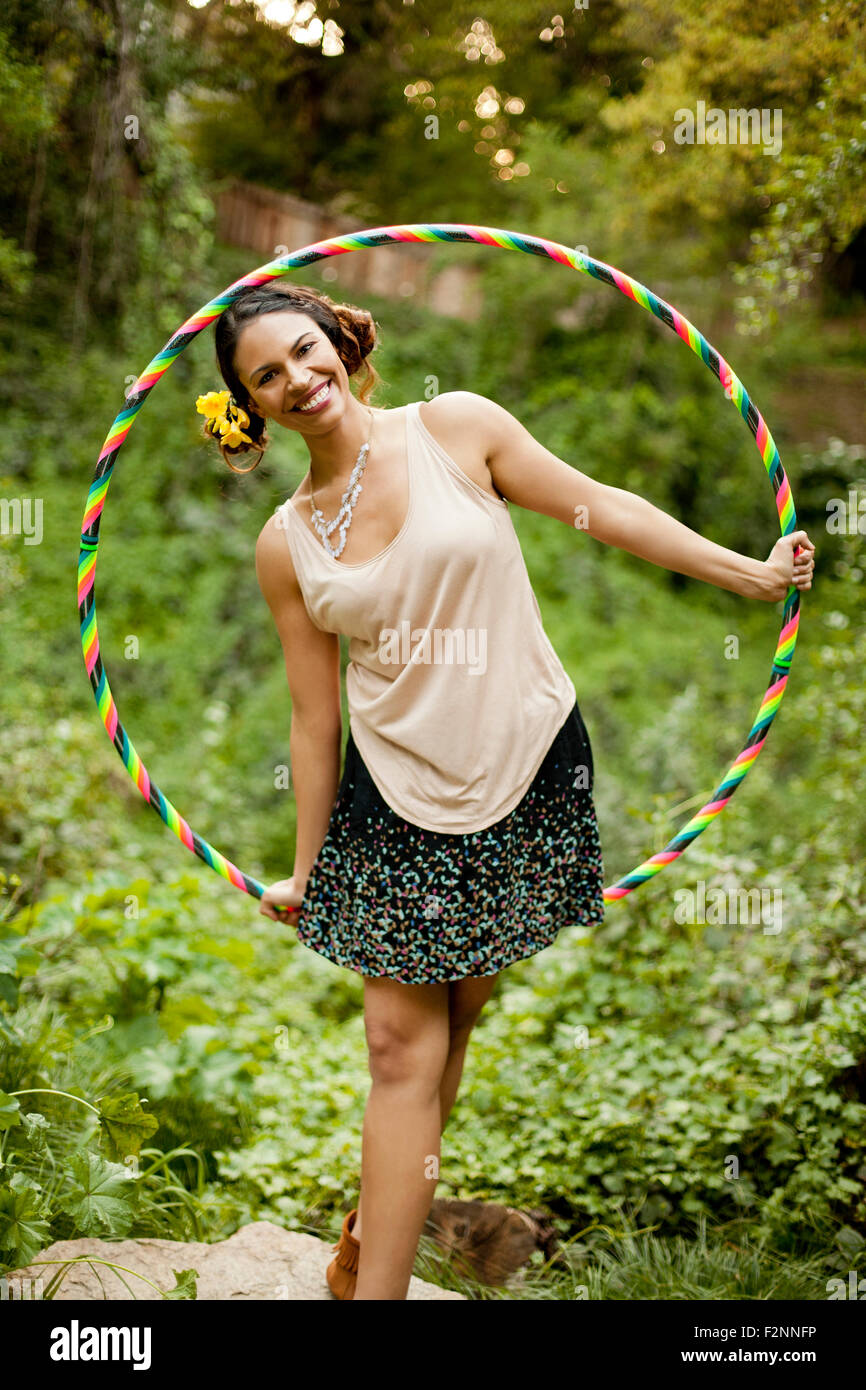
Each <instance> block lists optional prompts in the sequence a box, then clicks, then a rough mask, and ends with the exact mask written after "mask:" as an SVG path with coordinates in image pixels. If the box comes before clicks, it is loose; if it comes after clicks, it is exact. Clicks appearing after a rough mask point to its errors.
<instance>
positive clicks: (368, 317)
mask: <svg viewBox="0 0 866 1390" xmlns="http://www.w3.org/2000/svg"><path fill="white" fill-rule="evenodd" d="M287 310H291V311H295V312H298V313H303V314H307V315H308V316H309V317H310V318H311V319H314V320H315V322H316V323H317V324H318V325H319V327H320V328H321V329H322V331H323V333H324V334H325V335H326V337H328V338H329V339H330V341H331V343H332V344H333V346H334V349H335V350H336V353H337V356H338V357H339V359H340V361H341V362H342V364H343V366H344V367H345V368H346V371H347V373H348V375H349V376H350V377H351V376H354V375H355V373H357V372H359V371H360V370H361V368H362V367H363V369H364V376H363V378H362V380H361V384H360V387H359V391H358V395H359V397H360V399H361V400H362V401H363V402H364V403H365V404H366V402H367V401H368V399H369V397H370V394H371V392H372V391H373V390H375V388H376V386H378V385H379V383H380V381H381V377H380V376H379V373H378V372H377V371H376V368H375V367H374V366H373V364H372V362H370V361H369V360H368V359H369V355H370V353H371V352H372V351H373V349H374V348H375V347H376V345H377V336H376V324H375V323H374V321H373V316H372V314H371V313H369V311H368V310H367V309H359V308H357V307H356V306H355V305H354V304H335V303H334V301H333V300H332V299H331V298H330V297H329V296H328V295H327V294H324V293H323V292H321V291H319V290H314V289H311V288H309V287H308V286H306V285H278V284H269V285H251V286H249V287H248V288H247V289H245V290H242V291H241V293H240V294H239V295H238V297H237V299H235V300H234V301H233V302H232V303H231V304H230V305H229V306H228V308H227V309H225V310H224V311H223V313H222V314H221V315H220V317H219V319H218V320H217V324H216V333H215V341H216V355H217V364H218V366H219V369H220V374H221V376H222V379H223V381H224V382H225V384H226V386H227V387H228V388H229V391H230V392H231V394H232V396H233V397H234V399H235V402H236V403H237V405H238V406H240V408H241V409H242V410H245V411H246V413H247V415H248V416H249V417H250V423H249V425H246V426H244V434H248V435H249V437H250V439H251V440H252V441H253V442H252V444H243V443H242V444H240V445H238V447H237V448H231V447H230V446H229V445H227V444H224V443H223V441H222V439H220V438H219V436H218V435H213V436H212V435H211V431H210V429H209V428H208V426H207V425H205V428H204V433H205V434H206V435H207V437H208V438H211V437H213V438H215V439H217V442H218V443H219V448H220V453H221V454H222V456H223V458H224V460H225V462H226V463H227V464H228V466H229V468H231V470H232V472H234V473H251V472H252V470H253V469H254V468H257V467H258V465H259V463H260V461H261V458H262V455H263V454H264V452H265V449H266V448H267V446H268V443H269V438H268V432H267V429H266V423H267V422H266V420H265V418H264V416H263V415H258V414H256V411H255V408H254V407H253V406H252V404H251V402H250V398H249V394H248V392H247V390H246V387H245V386H243V385H242V383H241V381H240V379H239V377H238V375H237V372H236V371H235V366H234V356H235V348H236V347H237V342H238V338H239V337H240V334H241V330H242V329H244V328H245V327H246V325H247V324H248V323H250V322H251V321H252V320H253V319H255V318H258V316H259V315H260V314H273V313H280V312H283V313H285V312H286V311H287ZM250 449H257V450H258V453H259V456H258V458H257V459H256V461H255V463H254V464H252V465H251V466H250V467H249V468H235V466H234V464H233V463H232V458H233V457H234V456H235V455H236V454H245V453H247V452H248V451H249V450H250Z"/></svg>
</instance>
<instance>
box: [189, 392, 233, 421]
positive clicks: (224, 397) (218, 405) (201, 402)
mask: <svg viewBox="0 0 866 1390" xmlns="http://www.w3.org/2000/svg"><path fill="white" fill-rule="evenodd" d="M230 398H231V392H230V391H208V393H207V395H206V396H199V398H198V400H197V401H196V403H195V408H196V410H197V411H198V413H199V415H206V416H207V417H208V419H209V420H215V419H216V418H217V417H218V416H220V415H225V413H226V409H227V407H228V403H229V400H230Z"/></svg>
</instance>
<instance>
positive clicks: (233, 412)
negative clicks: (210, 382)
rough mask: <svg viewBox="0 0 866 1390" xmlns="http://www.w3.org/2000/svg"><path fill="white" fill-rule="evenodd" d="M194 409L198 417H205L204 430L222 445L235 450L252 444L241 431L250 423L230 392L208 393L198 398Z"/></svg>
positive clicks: (247, 416)
mask: <svg viewBox="0 0 866 1390" xmlns="http://www.w3.org/2000/svg"><path fill="white" fill-rule="evenodd" d="M195 408H196V410H197V411H198V412H199V414H200V415H205V416H207V422H206V424H205V429H206V430H207V431H208V433H209V434H211V435H216V434H218V435H219V436H220V439H221V441H222V443H223V444H227V445H228V447H229V448H230V449H237V448H238V447H239V446H240V445H241V444H252V442H253V441H252V440H251V439H250V437H249V435H248V434H244V433H243V431H244V429H245V428H246V426H247V425H248V424H249V423H250V417H249V415H247V412H246V411H245V410H241V408H240V406H239V405H238V404H237V402H236V401H235V398H234V396H233V395H232V394H231V392H230V391H208V393H207V395H206V396H199V397H198V399H197V400H196V403H195Z"/></svg>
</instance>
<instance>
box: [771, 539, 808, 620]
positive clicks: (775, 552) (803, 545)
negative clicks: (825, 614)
mask: <svg viewBox="0 0 866 1390" xmlns="http://www.w3.org/2000/svg"><path fill="white" fill-rule="evenodd" d="M795 551H798V553H797V554H795V553H794V552H795ZM814 556H815V547H814V545H813V544H812V542H811V541H810V540H809V537H808V536H807V534H806V532H805V531H792V532H791V534H790V535H789V536H780V538H779V539H778V540H777V541H776V544H775V545H774V546H773V549H772V550H771V551H770V554H769V556H768V558H767V559H766V560H765V561H764V567H765V569H766V570H767V580H768V588H767V589H766V590H765V592H764V594H763V597H764V598H765V599H766V600H767V602H768V603H777V602H778V601H779V599H783V598H784V597H785V595H786V594H787V592H788V590H789V589H790V588H791V585H792V584H793V585H794V586H795V587H796V588H798V589H800V590H801V591H802V590H803V589H811V587H812V575H813V573H814V571H815V559H814Z"/></svg>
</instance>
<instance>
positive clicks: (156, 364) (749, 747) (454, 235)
mask: <svg viewBox="0 0 866 1390" xmlns="http://www.w3.org/2000/svg"><path fill="white" fill-rule="evenodd" d="M439 241H443V242H458V241H466V242H476V243H478V244H479V245H481V246H495V247H500V248H501V249H502V250H505V251H523V252H526V253H527V254H528V255H531V256H547V257H548V258H549V259H550V260H552V261H556V262H558V264H560V265H564V266H568V267H569V269H571V270H579V271H581V272H582V273H583V274H584V275H591V276H593V277H594V278H595V279H596V280H603V281H604V282H605V283H606V284H608V285H612V286H613V287H614V288H615V289H618V290H620V291H621V292H622V293H623V294H624V295H627V296H628V298H629V299H633V300H634V301H635V303H636V304H640V305H641V306H642V307H643V308H644V309H648V310H649V312H650V313H651V314H655V316H656V318H658V319H661V321H662V322H663V323H665V324H667V326H668V328H671V329H673V331H674V332H675V333H676V334H677V335H678V336H679V337H680V338H682V340H683V342H684V343H685V344H686V345H687V346H688V347H689V348H691V350H692V352H693V353H695V354H696V356H698V357H700V358H701V360H702V361H703V362H704V363H705V364H706V366H707V367H709V369H710V371H711V372H712V373H713V374H714V376H716V377H718V380H719V383H720V385H721V386H722V387H723V389H724V392H725V395H726V396H727V398H728V399H729V400H731V401H733V403H734V405H735V406H736V407H737V410H738V411H739V412H740V414H741V415H742V417H743V419H744V420H745V422H746V424H747V425H748V427H749V429H750V430H751V431H752V434H753V435H754V436H755V443H756V445H757V448H758V453H759V454H760V455H761V459H762V461H763V464H764V467H765V469H766V470H767V473H768V475H769V478H770V482H771V483H772V485H773V492H774V495H775V499H776V510H777V512H778V515H779V524H780V527H781V533H782V535H783V536H786V535H788V534H789V533H790V532H791V531H793V530H794V529H795V527H796V525H797V514H796V512H795V510H794V502H793V499H792V497H791V487H790V484H789V482H788V479H787V477H786V475H785V472H784V470H783V468H782V463H781V459H780V458H779V451H778V449H777V448H776V445H775V443H774V441H773V437H772V435H771V434H770V431H769V430H768V429H767V426H766V424H765V423H764V419H763V416H762V415H761V413H760V411H759V410H758V409H757V407H756V406H755V405H754V403H753V402H752V401H751V400H750V399H749V396H748V395H747V393H746V390H745V388H744V387H743V384H742V382H741V381H740V380H739V379H738V378H737V377H736V376H735V374H734V372H733V371H732V369H731V368H730V367H729V366H728V364H727V362H726V361H725V359H724V358H723V357H722V356H721V354H720V353H718V352H716V350H715V348H713V347H712V346H711V345H710V344H709V343H708V342H707V340H706V338H704V337H703V335H702V334H701V333H699V332H698V330H697V329H696V328H695V327H694V326H693V325H692V324H690V323H689V321H688V319H686V318H683V316H682V314H680V313H678V312H677V310H676V309H674V308H673V306H672V305H670V304H666V303H665V301H664V300H663V299H659V298H658V297H657V296H656V295H654V294H653V293H652V291H651V290H648V289H647V288H646V286H645V285H642V284H640V282H639V281H637V280H632V279H631V277H630V276H628V275H625V274H624V273H623V272H622V271H621V270H615V269H614V267H613V266H610V265H605V263H604V262H603V261H596V260H593V258H592V257H591V256H587V255H584V254H582V253H581V252H579V251H575V250H573V249H572V248H571V247H569V246H561V245H560V244H559V243H558V242H555V241H547V240H545V239H544V238H543V237H533V236H525V235H523V234H522V233H519V232H509V231H502V230H501V229H500V228H497V227H475V226H469V225H464V224H463V223H460V222H443V223H431V222H412V223H408V224H406V225H404V226H396V227H372V228H370V229H368V230H367V231H363V232H353V233H352V234H351V235H349V236H339V237H331V238H330V239H329V240H327V241H318V242H314V243H313V244H312V245H310V246H303V247H301V249H300V250H299V251H295V252H293V253H292V254H291V255H288V256H281V257H279V259H277V260H274V261H269V262H268V264H267V265H264V266H261V267H259V269H258V270H254V271H252V272H251V273H250V274H249V275H245V276H244V278H243V279H242V280H236V281H235V283H234V284H233V285H230V286H229V288H228V289H227V290H225V291H224V292H223V293H222V294H220V295H218V296H217V298H216V299H212V300H211V301H210V302H209V303H208V304H205V305H204V307H203V308H202V309H199V310H198V312H197V313H195V314H193V316H192V318H190V319H187V321H186V323H184V324H183V325H182V326H181V327H180V328H179V329H178V330H177V332H176V333H175V334H174V336H173V337H172V338H170V339H169V341H168V342H167V343H166V345H165V347H164V348H163V349H162V351H161V352H160V353H158V354H157V356H156V357H155V358H154V359H153V361H152V362H151V363H150V364H149V365H148V366H147V367H146V368H145V370H144V371H143V372H142V374H141V376H140V377H139V378H138V380H137V381H136V383H135V386H134V388H133V390H132V391H131V392H130V393H129V395H128V396H127V397H126V400H125V402H124V406H123V409H122V410H121V412H120V414H119V415H118V416H117V418H116V420H115V421H114V423H113V425H112V426H111V429H110V430H109V431H108V435H107V437H106V440H105V443H104V444H103V446H102V451H101V453H100V455H99V459H98V461H97V465H96V472H95V474H94V478H93V482H92V484H91V486H90V491H89V492H88V495H87V505H86V507H85V509H84V518H83V521H82V531H81V550H80V554H79V562H78V611H79V616H80V619H81V645H82V649H83V652H84V662H85V665H86V667H87V672H88V675H89V677H90V684H91V686H92V688H93V694H94V696H95V699H96V705H97V708H98V710H99V713H100V716H101V718H102V722H103V724H104V725H105V729H106V732H107V734H108V737H109V738H110V739H111V741H112V742H113V744H114V746H115V748H116V749H117V751H118V753H119V754H120V758H121V761H122V762H123V765H124V767H125V768H126V770H127V772H128V773H129V775H130V777H131V778H132V780H133V781H134V783H135V785H136V786H137V787H138V790H139V791H140V792H141V795H142V796H143V797H144V799H145V801H147V802H148V803H149V804H150V805H151V806H152V807H153V809H154V810H155V811H156V813H157V815H158V816H159V817H160V818H161V819H162V820H163V821H164V822H165V824H166V825H167V826H168V828H169V830H171V831H173V832H174V834H175V835H176V836H177V837H178V839H179V840H180V841H181V842H182V843H183V844H184V845H186V847H187V849H189V850H192V852H193V853H194V854H197V855H198V857H199V858H200V859H203V860H204V862H205V863H206V864H208V865H210V867H211V868H212V869H215V870H216V872H217V873H218V874H221V875H222V877H223V878H226V879H228V881H229V882H230V883H233V884H234V886H235V887H236V888H239V889H241V891H242V892H244V893H249V894H250V895H251V896H252V897H254V898H261V896H262V894H263V893H264V891H265V885H264V884H262V883H259V882H258V880H257V879H255V878H250V876H249V875H248V874H245V873H243V872H242V871H241V870H240V869H239V868H237V867H236V865H234V864H232V862H231V860H229V859H226V858H225V856H224V855H222V854H220V852H219V850H217V849H214V847H213V845H209V844H208V842H207V840H203V839H202V838H201V836H200V835H196V834H195V832H194V831H193V830H192V829H191V828H190V826H189V825H188V824H187V822H186V821H185V820H184V819H183V816H181V815H180V813H179V812H178V811H177V810H175V808H174V806H172V804H171V802H170V801H169V800H168V799H167V798H166V797H165V796H164V795H163V794H162V792H161V791H160V789H159V787H158V786H157V785H156V783H155V782H154V781H152V779H151V777H150V775H149V773H148V771H147V768H146V767H145V766H144V764H143V762H142V761H141V759H140V757H139V756H138V754H137V752H136V751H135V747H134V745H133V744H132V742H131V741H130V738H129V735H128V734H127V732H126V730H125V729H124V727H123V725H122V724H121V722H120V719H119V717H118V713H117V706H116V705H115V703H114V697H113V696H112V693H111V688H110V686H109V684H108V677H107V676H106V674H105V670H104V668H103V665H102V659H101V657H100V653H99V635H98V632H97V626H96V599H95V592H94V580H95V575H96V552H97V546H98V544H99V523H100V518H101V516H102V509H103V507H104V506H105V496H106V493H107V492H108V484H109V483H110V481H111V475H112V472H113V471H114V464H115V461H116V459H117V455H118V453H119V452H120V448H121V445H122V444H123V442H124V440H125V439H126V436H127V435H128V434H129V431H130V429H131V428H132V426H133V423H134V422H135V418H136V416H137V415H138V412H139V411H140V410H141V407H142V406H143V405H144V402H145V401H146V400H147V398H148V396H149V395H150V393H151V391H152V390H153V388H154V386H155V385H156V384H157V382H158V381H159V380H160V378H161V377H162V376H163V375H164V373H165V372H167V371H168V368H169V367H170V366H171V364H172V363H173V362H174V360H175V358H177V357H179V356H180V354H181V353H182V352H183V350H184V348H186V347H188V345H189V344H190V343H191V342H192V340H193V338H195V337H196V336H197V335H198V334H199V333H201V331H202V329H203V328H207V326H208V324H211V323H213V322H214V321H215V320H216V319H218V318H219V316H220V314H222V312H223V310H224V309H226V308H227V307H228V305H229V304H231V303H232V301H233V300H234V299H235V298H236V297H237V296H238V294H240V292H241V290H243V289H245V288H246V287H247V286H248V285H262V284H266V283H267V282H268V281H270V280H277V279H279V278H280V276H282V275H286V274H288V272H289V271H290V270H294V269H296V268H299V267H301V266H308V265H312V264H313V263H314V262H315V261H321V260H324V259H325V258H326V257H328V256H343V255H345V254H346V253H347V252H349V251H363V250H369V249H373V248H375V247H378V246H388V245H391V244H392V243H395V242H439ZM799 620H800V594H799V591H798V589H797V588H796V587H795V586H794V585H792V586H791V588H790V589H789V590H788V593H787V595H786V598H785V603H784V608H783V612H782V630H781V632H780V634H779V640H778V643H777V645H776V651H775V654H774V656H773V666H772V670H771V672H770V682H769V685H768V686H767V689H766V691H765V693H764V696H763V698H762V700H761V703H760V706H759V708H758V713H757V717H756V719H755V722H754V724H753V725H752V727H751V729H750V730H749V736H748V738H747V739H746V742H745V744H744V746H743V749H742V752H740V753H738V754H737V756H736V758H735V759H734V761H733V762H732V763H731V765H730V767H729V768H728V769H727V771H726V772H725V774H724V776H723V777H722V780H721V782H720V783H719V785H718V786H717V787H716V790H715V791H714V792H713V794H712V796H711V798H710V800H709V801H708V802H707V803H706V805H704V806H702V807H701V809H700V810H699V811H698V813H697V815H695V816H693V817H692V819H691V820H690V821H688V822H687V823H686V824H685V825H684V826H683V828H682V829H681V830H680V831H679V832H678V833H677V834H676V835H675V836H674V837H673V839H672V840H671V841H670V842H669V843H668V844H667V845H666V846H665V847H664V849H663V850H660V851H659V853H658V854H653V855H652V856H651V857H650V858H649V859H647V860H645V861H644V863H642V864H638V866H637V868H635V869H633V870H632V872H631V873H629V874H626V875H625V876H624V877H623V878H621V879H619V880H618V881H617V882H616V883H614V884H612V885H611V886H610V887H609V888H605V889H604V901H605V902H606V903H611V902H617V901H619V900H620V899H622V898H624V897H626V896H627V894H629V893H632V892H633V891H634V890H635V888H639V887H640V885H641V884H642V883H646V881H647V879H650V878H654V877H655V875H656V874H658V873H661V871H662V869H664V868H665V867H666V866H667V865H668V864H671V863H673V861H674V860H675V859H678V858H679V856H680V855H681V854H682V853H683V851H684V850H685V849H686V847H687V846H688V845H690V844H691V843H692V841H693V840H695V839H697V837H698V835H700V834H701V833H702V832H703V831H704V830H706V828H707V826H708V825H709V824H710V822H711V821H713V820H715V818H716V816H718V815H719V814H720V813H721V811H722V810H723V808H724V807H725V806H727V804H728V802H729V801H730V799H731V797H732V796H733V794H734V792H735V791H736V790H737V787H738V786H739V785H740V783H741V782H742V781H743V780H744V778H745V777H746V774H747V773H748V772H749V770H750V768H751V767H752V765H753V764H754V763H755V761H756V760H757V757H758V754H759V753H760V751H761V749H762V748H763V746H764V743H765V742H766V739H767V734H768V733H769V730H770V725H771V724H772V722H773V720H774V719H775V717H776V712H777V711H778V708H779V705H780V704H781V702H782V696H783V695H784V693H785V686H786V685H787V682H788V672H789V671H790V668H791V660H792V658H793V655H794V648H795V646H796V643H797V627H798V624H799Z"/></svg>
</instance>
